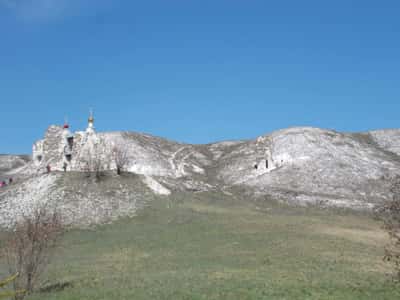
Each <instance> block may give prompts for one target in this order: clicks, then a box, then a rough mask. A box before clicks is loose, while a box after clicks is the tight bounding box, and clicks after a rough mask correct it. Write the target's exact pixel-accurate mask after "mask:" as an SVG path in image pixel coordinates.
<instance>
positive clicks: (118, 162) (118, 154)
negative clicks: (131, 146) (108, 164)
mask: <svg viewBox="0 0 400 300" xmlns="http://www.w3.org/2000/svg"><path fill="white" fill-rule="evenodd" d="M128 153H129V151H128V146H127V145H126V144H120V145H116V146H114V147H113V150H112V157H113V161H114V163H115V167H116V169H117V174H118V175H121V173H122V172H123V171H124V170H125V167H126V165H127V164H128V163H129V154H128Z"/></svg>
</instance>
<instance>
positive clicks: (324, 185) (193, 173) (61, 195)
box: [0, 126, 400, 226]
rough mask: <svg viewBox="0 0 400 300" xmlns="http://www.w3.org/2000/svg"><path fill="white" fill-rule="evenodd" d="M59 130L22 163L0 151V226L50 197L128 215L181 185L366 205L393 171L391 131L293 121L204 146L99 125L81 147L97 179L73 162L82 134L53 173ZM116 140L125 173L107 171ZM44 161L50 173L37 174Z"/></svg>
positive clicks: (84, 216)
mask: <svg viewBox="0 0 400 300" xmlns="http://www.w3.org/2000/svg"><path fill="white" fill-rule="evenodd" d="M62 136H63V133H62V128H57V127H55V126H52V127H50V128H49V131H48V132H47V133H46V136H45V139H44V140H42V141H39V142H38V143H37V145H39V146H40V147H39V146H38V147H37V149H40V151H41V152H38V150H37V151H36V152H35V153H34V155H33V159H32V161H31V162H28V160H27V158H23V157H18V156H16V157H10V156H7V157H6V156H0V170H1V172H2V174H3V176H8V175H9V174H14V176H16V178H17V179H18V180H17V182H16V183H15V184H13V185H12V186H8V187H6V188H3V189H2V190H0V212H1V213H0V224H1V225H6V226H7V224H11V223H12V222H13V220H15V218H16V216H18V215H19V214H20V213H21V212H24V213H27V212H29V209H31V207H33V206H34V204H35V203H41V202H43V201H48V200H49V199H50V201H51V202H52V203H53V204H54V205H57V206H58V207H62V210H63V212H65V218H66V220H68V222H70V223H79V224H89V223H97V222H101V221H104V220H110V219H113V218H115V217H118V216H123V215H130V214H133V213H135V211H136V210H137V209H138V208H140V206H141V205H145V203H146V201H149V200H151V198H152V197H174V194H176V193H179V192H181V191H185V192H187V191H191V192H202V191H215V192H220V193H225V194H232V190H235V195H236V194H237V193H239V192H238V191H239V190H240V191H241V192H240V193H243V195H246V199H249V200H251V199H258V200H260V199H261V200H262V199H275V200H279V201H285V202H289V203H296V204H301V205H308V204H318V205H323V206H336V207H348V208H354V209H370V208H372V207H373V206H374V205H375V204H377V203H380V202H382V201H384V200H385V199H387V198H388V197H389V196H390V195H388V179H389V178H390V177H392V176H395V175H396V174H400V130H381V131H373V132H367V133H339V132H335V131H331V130H323V129H318V128H309V127H301V128H290V129H286V130H280V131H277V132H273V133H271V134H268V135H265V136H261V137H259V138H257V139H256V140H249V141H231V142H221V143H215V144H209V145H189V144H181V143H176V142H172V141H168V140H165V139H162V138H158V137H153V136H150V135H146V134H139V133H133V132H111V133H99V134H96V139H97V140H100V141H102V143H101V149H100V148H99V147H98V146H96V147H93V146H92V148H90V149H92V150H91V151H93V149H96V151H101V153H102V157H101V159H102V161H103V163H104V164H106V165H107V166H108V169H110V171H108V172H106V173H107V174H106V176H104V178H103V179H102V180H100V181H98V182H97V181H95V182H93V179H89V178H87V177H85V173H84V172H81V171H82V170H80V168H81V165H80V164H79V159H81V158H82V157H84V156H85V155H89V156H90V155H93V152H87V151H86V150H85V149H86V148H88V146H87V145H86V144H84V143H83V142H82V141H84V140H85V139H86V140H87V138H86V137H85V134H84V133H82V132H80V133H77V134H76V135H75V140H74V143H75V144H74V145H73V147H72V146H71V148H73V151H72V152H71V153H72V159H71V157H69V159H70V160H69V161H71V163H70V165H69V168H70V169H69V170H68V172H67V173H66V174H64V173H63V172H61V171H62V169H61V167H60V166H62V164H63V160H62V159H63V151H62V147H65V146H63V144H62ZM78 141H79V145H78V144H77V143H78ZM95 145H97V144H95ZM85 147H86V148H85ZM116 147H123V148H124V149H126V155H127V164H126V165H125V171H127V173H128V174H124V175H123V176H117V175H116V174H115V173H116V172H115V171H112V170H114V169H115V167H116V166H115V165H113V160H114V159H113V154H112V153H113V152H112V149H115V148H116ZM107 149H108V150H107ZM85 151H86V152H85ZM38 153H39V154H40V157H39V155H38ZM85 153H86V154H85ZM90 153H92V154H90ZM75 156H76V157H77V158H75ZM78 158H79V159H78ZM49 163H51V164H52V165H53V166H55V170H54V171H55V172H52V173H51V174H50V175H48V174H44V173H45V172H44V168H43V166H44V165H46V164H49ZM57 170H58V171H57ZM238 187H240V188H238Z"/></svg>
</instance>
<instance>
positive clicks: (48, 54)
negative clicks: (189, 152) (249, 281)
mask: <svg viewBox="0 0 400 300" xmlns="http://www.w3.org/2000/svg"><path fill="white" fill-rule="evenodd" d="M399 11H400V2H398V1H390V0H388V1H379V2H378V1H369V0H364V1H352V0H345V1H344V0H338V1H320V0H318V1H309V0H304V1H298V0H292V1H286V0H280V1H265V0H263V1H256V0H254V1H253V0H249V1H243V0H241V1H239V0H212V1H209V0H202V1H190V0H181V1H177V0H168V1H167V0H158V1H155V0H147V1H134V0H130V1H128V0H126V1H122V0H113V1H109V0H96V1H94V0H18V1H17V0H0V36H1V39H0V101H1V103H0V104H1V105H0V112H1V113H0V129H1V136H2V137H1V140H0V153H29V152H30V151H31V144H32V142H33V141H34V140H36V139H38V138H41V137H42V136H43V134H44V131H45V129H46V128H47V126H48V125H50V124H61V123H62V122H63V120H64V116H68V118H69V121H70V123H71V126H72V128H73V129H74V130H80V129H83V128H85V126H86V119H87V114H88V110H89V108H90V107H93V108H94V110H95V116H96V127H97V129H98V130H100V131H109V130H134V131H140V132H147V133H150V134H153V135H158V136H163V137H166V138H169V139H173V140H178V141H184V142H190V143H207V142H212V141H217V140H227V139H243V138H253V137H256V136H258V135H261V134H264V133H267V132H270V131H273V130H275V129H280V128H285V127H290V126H300V125H306V126H318V127H323V128H332V129H336V130H341V131H364V130H370V129H376V128H398V127H399V112H400V38H399V36H400V18H399V16H398V14H399Z"/></svg>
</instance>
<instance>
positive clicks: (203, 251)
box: [32, 193, 400, 300]
mask: <svg viewBox="0 0 400 300" xmlns="http://www.w3.org/2000/svg"><path fill="white" fill-rule="evenodd" d="M222 198H223V197H222ZM217 199H218V200H217ZM183 200H185V201H183ZM385 242H386V236H385V234H384V233H382V232H381V231H380V230H379V224H377V223H376V222H375V221H373V220H372V219H371V218H369V217H367V216H357V215H351V214H345V213H342V214H337V213H335V214H333V213H329V212H326V211H319V210H315V209H314V210H309V209H299V208H287V207H279V206H277V205H270V206H268V205H267V206H263V207H257V206H256V205H253V204H243V203H239V202H234V201H232V200H230V199H227V198H226V199H221V196H219V195H212V194H210V193H208V194H207V195H200V194H198V195H197V196H193V195H191V196H189V195H188V196H184V195H183V196H179V197H178V198H176V199H175V200H173V201H171V200H158V201H155V202H153V205H152V206H151V207H148V208H146V209H145V210H144V211H143V212H142V214H141V215H140V216H138V217H136V218H133V219H127V220H122V221H119V222H117V223H114V224H112V225H106V226H102V227H99V228H97V229H96V230H92V231H73V232H70V233H68V235H67V236H66V238H65V240H64V245H63V249H62V252H61V253H60V255H58V256H57V257H55V261H54V264H53V265H52V266H51V268H50V270H49V274H48V278H51V279H50V281H49V283H48V284H52V283H57V282H71V283H72V286H70V287H67V288H66V289H64V290H62V291H52V292H48V293H44V292H42V293H38V294H36V295H35V296H34V297H33V298H32V299H40V300H47V299H68V300H72V299H76V300H78V299H79V300H84V299H98V300H99V299H174V300H175V299H291V300H292V299H398V298H399V297H400V289H399V288H395V287H394V286H393V285H392V284H390V283H389V282H388V277H387V276H386V275H385V274H387V272H389V271H390V269H388V266H387V265H385V264H384V263H383V262H382V254H383V245H384V243H385Z"/></svg>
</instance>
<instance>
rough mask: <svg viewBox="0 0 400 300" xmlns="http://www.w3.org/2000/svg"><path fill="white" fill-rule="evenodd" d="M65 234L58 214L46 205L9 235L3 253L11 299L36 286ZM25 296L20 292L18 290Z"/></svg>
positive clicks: (26, 218)
mask: <svg viewBox="0 0 400 300" xmlns="http://www.w3.org/2000/svg"><path fill="white" fill-rule="evenodd" d="M63 232H64V227H63V225H62V222H61V218H60V215H59V214H58V213H57V212H56V211H52V212H50V211H49V209H48V208H47V207H46V206H42V207H39V208H36V209H35V210H34V211H33V213H32V214H31V215H29V216H24V217H23V218H22V219H21V221H19V222H17V223H16V225H15V226H14V228H12V230H11V231H10V232H9V233H8V237H7V238H6V241H5V244H4V248H3V252H4V256H5V257H6V260H7V264H8V268H9V272H10V274H19V276H18V277H16V278H15V279H14V280H13V287H14V292H15V293H16V294H15V296H14V299H16V300H20V299H23V298H24V297H25V296H26V295H27V294H30V293H32V292H33V291H34V289H35V288H36V287H37V284H38V281H39V279H40V276H41V275H42V274H43V271H44V270H45V268H46V267H47V266H48V264H49V263H50V259H51V256H52V254H53V252H54V250H55V249H56V248H57V246H58V243H59V241H60V238H61V236H62V234H63ZM21 290H23V291H26V293H19V291H21Z"/></svg>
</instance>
